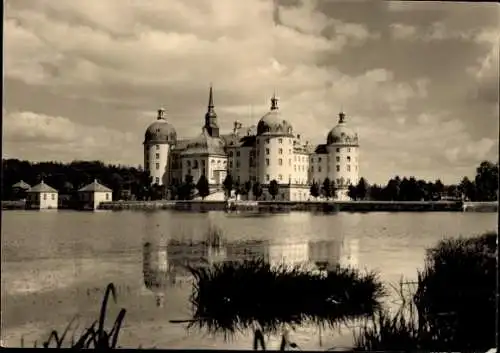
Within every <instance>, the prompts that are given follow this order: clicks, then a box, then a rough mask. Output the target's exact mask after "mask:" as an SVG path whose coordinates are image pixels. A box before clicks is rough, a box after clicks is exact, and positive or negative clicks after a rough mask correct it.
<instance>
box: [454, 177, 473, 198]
mask: <svg viewBox="0 0 500 353" xmlns="http://www.w3.org/2000/svg"><path fill="white" fill-rule="evenodd" d="M458 191H459V192H460V193H461V194H462V196H463V197H464V198H465V199H467V200H470V201H475V200H476V186H475V185H474V183H473V182H472V181H470V180H469V178H467V177H464V178H463V179H462V181H461V182H460V184H459V185H458Z"/></svg>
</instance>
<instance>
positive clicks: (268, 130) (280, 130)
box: [257, 96, 293, 135]
mask: <svg viewBox="0 0 500 353" xmlns="http://www.w3.org/2000/svg"><path fill="white" fill-rule="evenodd" d="M257 135H293V128H292V125H291V124H290V123H289V122H288V121H286V120H285V119H283V118H282V117H281V114H280V112H279V109H278V99H277V98H276V97H274V96H273V98H272V99H271V110H270V111H269V112H268V113H267V114H266V115H264V116H263V117H262V118H261V119H260V120H259V123H258V124H257Z"/></svg>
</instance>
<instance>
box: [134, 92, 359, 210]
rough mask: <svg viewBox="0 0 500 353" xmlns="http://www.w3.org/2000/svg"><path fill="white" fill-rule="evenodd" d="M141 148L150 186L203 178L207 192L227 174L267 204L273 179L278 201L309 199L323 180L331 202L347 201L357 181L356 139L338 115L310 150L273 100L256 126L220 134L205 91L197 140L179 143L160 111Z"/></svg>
mask: <svg viewBox="0 0 500 353" xmlns="http://www.w3.org/2000/svg"><path fill="white" fill-rule="evenodd" d="M143 145H144V168H145V170H147V171H149V173H150V175H151V176H152V178H153V180H152V183H153V184H159V185H169V184H170V183H172V182H173V181H174V180H178V181H182V180H184V179H185V176H186V175H191V176H193V179H194V182H195V183H196V182H197V180H198V179H199V178H200V176H201V175H203V174H204V175H205V176H206V177H207V179H208V181H209V183H210V187H211V189H213V190H220V189H221V186H222V183H223V181H224V179H225V178H226V176H227V174H228V173H229V174H231V176H232V177H233V180H235V181H238V182H239V183H240V184H242V183H245V182H247V181H252V182H259V183H260V184H261V185H262V187H263V189H264V194H263V197H262V198H264V199H270V195H269V193H268V192H267V189H268V187H269V183H270V182H271V181H272V180H276V181H277V182H278V184H279V194H278V195H277V197H276V199H277V200H288V201H301V200H308V199H312V197H311V195H310V191H309V190H310V186H311V184H312V183H313V182H317V183H319V184H321V183H322V182H323V181H324V180H325V179H326V178H328V179H330V180H331V181H334V182H335V184H336V189H337V191H336V195H335V196H336V198H337V199H340V200H343V199H348V197H347V188H348V186H349V185H350V184H353V185H355V184H357V182H358V176H359V159H358V158H359V142H358V135H357V133H355V132H354V131H353V130H352V129H351V128H349V126H348V124H347V122H346V115H345V114H344V113H343V112H341V113H339V120H338V124H337V125H336V126H334V127H333V128H332V129H331V130H330V132H329V133H328V135H327V136H326V143H324V144H319V145H312V144H309V143H308V142H307V141H304V140H303V139H302V138H301V135H300V134H296V133H295V132H294V130H293V127H292V125H291V123H290V122H288V121H287V120H286V119H285V118H284V116H282V114H281V111H280V109H279V106H278V99H277V98H276V96H273V97H272V98H271V106H270V109H269V111H268V112H267V113H266V114H264V116H262V118H261V119H260V120H259V121H258V123H257V125H254V126H251V127H248V128H243V127H242V126H241V124H240V123H238V122H234V129H233V131H232V132H230V133H226V134H222V133H221V132H220V130H219V125H218V117H217V114H216V112H215V106H214V97H213V89H212V87H210V92H209V100H208V108H207V112H206V114H205V120H204V124H203V126H202V131H201V134H200V135H198V136H196V137H194V138H191V139H179V138H178V137H177V132H176V130H175V128H174V126H173V125H172V124H171V123H170V122H169V121H168V120H167V117H166V115H165V110H164V109H159V110H158V116H157V120H156V121H155V122H153V123H152V124H151V125H149V127H148V128H147V129H146V133H145V136H144V143H143ZM250 198H252V196H251V195H250Z"/></svg>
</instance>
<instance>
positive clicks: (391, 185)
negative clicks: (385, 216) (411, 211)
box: [384, 177, 401, 201]
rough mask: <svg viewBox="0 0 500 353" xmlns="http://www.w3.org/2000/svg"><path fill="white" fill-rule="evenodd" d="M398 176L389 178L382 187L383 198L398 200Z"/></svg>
mask: <svg viewBox="0 0 500 353" xmlns="http://www.w3.org/2000/svg"><path fill="white" fill-rule="evenodd" d="M400 181H401V180H400V179H399V177H396V178H394V179H391V180H389V182H388V183H387V186H386V187H385V188H384V194H385V197H384V198H385V199H386V200H388V201H397V200H399V185H400Z"/></svg>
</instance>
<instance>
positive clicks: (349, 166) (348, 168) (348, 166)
mask: <svg viewBox="0 0 500 353" xmlns="http://www.w3.org/2000/svg"><path fill="white" fill-rule="evenodd" d="M347 171H348V172H350V171H351V165H349V164H348V165H347Z"/></svg>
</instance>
